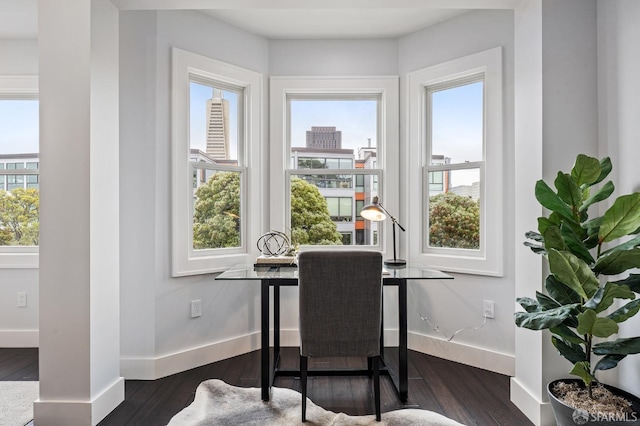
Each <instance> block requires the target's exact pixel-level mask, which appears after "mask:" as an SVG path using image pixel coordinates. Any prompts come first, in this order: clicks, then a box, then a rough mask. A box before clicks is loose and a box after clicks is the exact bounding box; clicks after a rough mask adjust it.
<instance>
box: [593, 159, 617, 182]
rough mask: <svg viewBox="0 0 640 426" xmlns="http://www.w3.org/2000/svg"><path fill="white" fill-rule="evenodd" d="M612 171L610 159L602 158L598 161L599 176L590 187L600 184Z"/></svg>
mask: <svg viewBox="0 0 640 426" xmlns="http://www.w3.org/2000/svg"><path fill="white" fill-rule="evenodd" d="M612 169H613V165H612V164H611V159H610V158H609V157H604V158H603V159H602V160H600V176H599V177H598V179H596V180H595V182H593V183H592V184H591V185H595V184H598V183H600V182H602V181H603V180H604V179H605V178H606V177H607V176H609V173H611V170H612Z"/></svg>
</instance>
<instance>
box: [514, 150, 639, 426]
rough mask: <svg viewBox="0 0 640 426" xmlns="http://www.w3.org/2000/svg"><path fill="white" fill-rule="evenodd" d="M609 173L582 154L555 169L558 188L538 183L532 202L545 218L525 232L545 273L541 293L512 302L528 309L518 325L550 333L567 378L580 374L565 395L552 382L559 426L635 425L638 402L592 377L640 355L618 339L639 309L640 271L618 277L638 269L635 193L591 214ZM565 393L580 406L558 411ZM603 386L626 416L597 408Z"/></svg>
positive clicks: (607, 166)
mask: <svg viewBox="0 0 640 426" xmlns="http://www.w3.org/2000/svg"><path fill="white" fill-rule="evenodd" d="M611 169H612V165H611V161H610V159H609V158H604V159H602V160H598V159H596V158H592V157H588V156H586V155H582V154H580V155H578V156H577V158H576V161H575V163H574V165H573V168H572V170H571V172H570V173H563V172H562V171H560V172H558V175H557V177H556V179H555V181H554V186H555V190H554V189H552V188H551V187H550V186H549V185H548V184H547V183H545V182H544V181H543V180H539V181H538V182H537V183H536V187H535V196H536V199H537V200H538V202H539V203H540V204H541V205H542V206H543V207H544V208H546V209H547V210H549V211H550V214H549V215H548V216H543V217H540V218H538V232H528V233H527V234H526V237H527V239H529V240H530V241H527V242H525V245H526V246H528V247H530V248H531V250H532V251H533V252H534V253H537V254H541V255H543V256H544V257H545V258H546V259H547V260H548V266H549V272H550V274H549V275H548V276H547V278H546V280H545V288H546V292H545V293H541V292H536V297H535V299H532V298H529V297H522V298H518V299H517V301H518V303H519V304H520V305H521V306H522V308H523V309H524V311H525V312H516V314H515V322H516V325H517V326H519V327H524V328H528V329H531V330H549V331H550V334H551V340H552V342H553V345H554V346H555V347H556V348H557V350H558V352H559V353H560V355H562V356H563V357H564V358H566V359H567V360H569V362H571V363H572V364H573V369H572V370H571V372H570V374H572V375H574V376H577V377H579V379H577V380H575V379H574V380H571V379H563V380H561V381H560V382H562V383H564V384H563V385H562V386H561V387H564V390H562V389H560V387H558V386H557V384H556V383H555V382H552V383H551V384H550V385H549V389H548V391H549V397H550V400H551V402H552V406H553V407H554V414H555V416H556V420H557V422H558V425H563V424H566V425H575V424H607V425H610V424H626V425H629V424H636V423H634V421H640V401H639V400H638V398H637V397H634V396H633V395H630V394H627V393H626V392H623V391H622V390H620V389H616V388H612V387H610V386H604V385H600V384H599V383H598V379H597V377H596V375H597V373H598V371H601V370H608V369H611V368H614V367H616V366H617V365H618V363H619V362H620V361H622V360H623V359H624V358H626V357H627V356H628V355H632V354H638V353H640V337H619V336H617V333H618V331H619V328H618V324H619V323H621V322H623V321H626V320H628V319H629V318H631V317H633V316H634V315H636V314H637V313H638V311H639V310H640V298H637V297H636V296H637V295H636V293H640V274H629V275H628V276H626V277H625V278H620V277H619V276H620V275H621V274H624V273H625V272H627V271H628V270H630V269H633V268H638V267H640V235H639V233H640V193H638V192H634V193H632V194H629V195H623V196H620V197H618V198H617V199H615V200H614V202H613V203H612V204H611V207H609V208H608V209H607V210H606V212H605V213H604V214H603V215H602V216H591V215H590V211H589V210H590V208H591V207H594V206H596V205H597V203H599V202H601V201H604V200H606V199H608V198H609V196H610V195H611V194H612V193H613V191H614V185H613V183H612V182H611V181H608V182H606V183H605V184H603V185H601V186H600V187H599V188H598V189H596V188H595V185H598V184H600V183H601V182H603V181H604V179H605V178H606V177H607V176H608V174H609V173H610V172H611ZM573 382H575V383H573ZM568 388H573V389H572V390H573V391H574V392H577V396H576V397H574V399H576V400H577V402H572V406H567V407H566V408H565V412H564V414H563V413H559V412H558V410H557V409H556V408H561V407H563V405H562V404H559V400H560V399H561V398H562V395H559V393H561V392H564V391H567V390H568ZM607 389H608V390H609V391H611V392H612V393H613V394H614V395H616V394H617V395H622V396H624V397H625V400H624V401H623V402H622V403H621V404H622V405H623V407H622V408H623V411H619V410H618V409H615V410H613V411H605V410H608V409H605V408H603V406H601V405H599V404H600V402H602V401H600V399H601V398H602V397H601V396H600V393H603V392H606V390H607ZM569 390H571V389H569ZM611 392H608V393H611ZM609 398H612V397H611V396H609ZM613 399H616V400H618V398H615V397H613ZM565 405H566V404H565ZM625 405H626V406H627V407H624V406H625ZM610 413H611V414H610ZM565 421H566V423H565ZM629 422H631V423H629Z"/></svg>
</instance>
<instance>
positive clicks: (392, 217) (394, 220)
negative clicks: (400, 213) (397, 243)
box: [378, 203, 406, 232]
mask: <svg viewBox="0 0 640 426" xmlns="http://www.w3.org/2000/svg"><path fill="white" fill-rule="evenodd" d="M378 206H380V208H381V209H382V210H384V212H385V213H386V214H387V215H388V216H389V219H391V221H392V222H393V223H395V224H396V225H398V228H400V229H402V232H406V230H405V229H404V228H403V227H402V225H400V224H399V223H398V220H397V219H396V218H395V216H393V215H392V214H391V213H389V210H387V209H385V208H384V206H383V205H382V204H380V203H378Z"/></svg>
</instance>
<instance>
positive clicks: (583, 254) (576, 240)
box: [554, 223, 595, 264]
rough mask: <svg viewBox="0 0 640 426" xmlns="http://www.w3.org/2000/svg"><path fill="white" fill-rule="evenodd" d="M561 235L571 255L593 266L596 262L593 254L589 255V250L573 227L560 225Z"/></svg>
mask: <svg viewBox="0 0 640 426" xmlns="http://www.w3.org/2000/svg"><path fill="white" fill-rule="evenodd" d="M560 234H561V235H562V239H563V240H564V242H565V244H566V246H567V247H568V248H569V251H571V253H573V254H575V255H576V256H578V257H580V258H581V259H582V260H584V261H585V262H587V263H588V264H592V263H594V262H595V260H594V259H593V256H591V253H589V250H587V248H586V247H585V246H584V244H583V242H582V240H581V238H580V237H578V235H577V234H576V233H575V232H574V231H573V228H572V227H571V226H569V225H567V224H566V223H563V224H562V225H560ZM554 248H555V247H554Z"/></svg>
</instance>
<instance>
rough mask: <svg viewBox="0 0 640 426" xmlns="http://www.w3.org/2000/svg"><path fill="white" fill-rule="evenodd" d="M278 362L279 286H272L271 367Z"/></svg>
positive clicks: (276, 366)
mask: <svg viewBox="0 0 640 426" xmlns="http://www.w3.org/2000/svg"><path fill="white" fill-rule="evenodd" d="M279 362H280V286H279V285H278V284H276V285H275V286H274V287H273V364H274V366H273V368H274V370H275V369H276V368H278V363H279Z"/></svg>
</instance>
